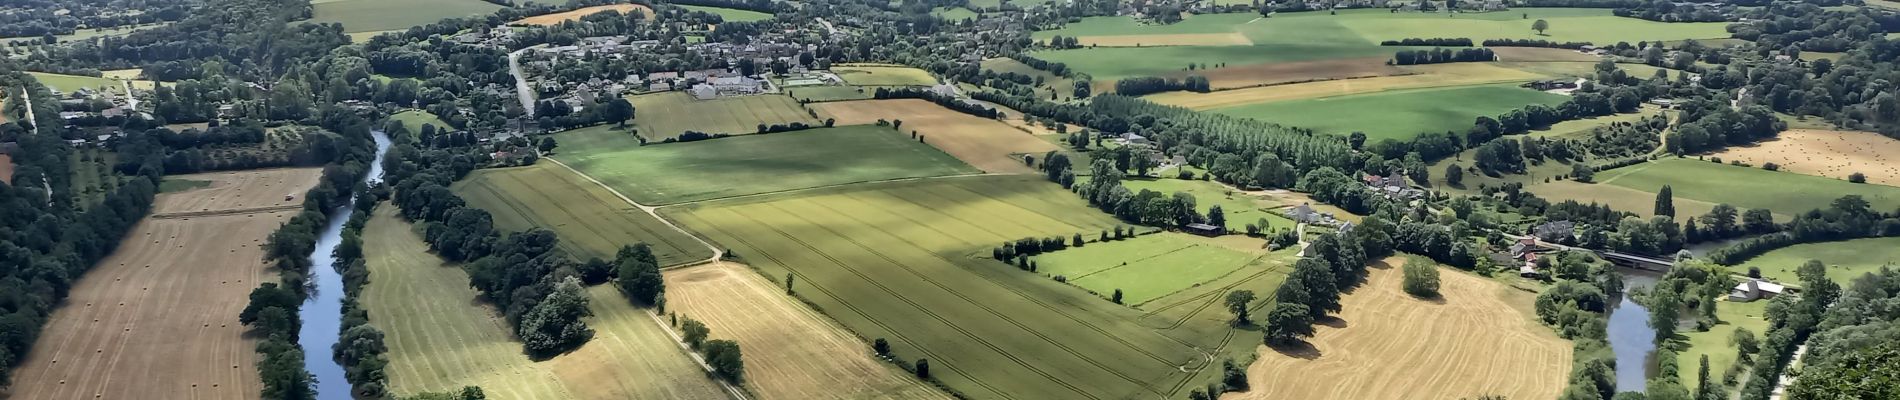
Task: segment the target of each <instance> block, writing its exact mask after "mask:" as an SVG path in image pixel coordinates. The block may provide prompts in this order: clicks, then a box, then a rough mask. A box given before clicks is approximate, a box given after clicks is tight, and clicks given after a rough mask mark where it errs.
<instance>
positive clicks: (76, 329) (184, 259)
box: [10, 169, 319, 399]
mask: <svg viewBox="0 0 1900 400" xmlns="http://www.w3.org/2000/svg"><path fill="white" fill-rule="evenodd" d="M318 173H319V171H318V170H316V169H295V170H272V171H263V172H257V171H249V172H234V173H221V174H198V175H181V176H178V178H185V179H192V180H206V181H215V182H218V183H219V184H220V185H222V186H213V187H209V188H204V189H198V190H190V191H182V192H176V193H165V194H160V195H159V196H158V204H159V205H160V206H161V207H164V208H155V209H154V211H153V215H152V216H150V217H147V218H146V219H145V220H144V221H143V222H140V223H139V224H138V225H137V226H136V227H134V228H133V229H132V231H131V232H130V233H127V234H126V236H125V240H124V242H123V243H122V244H120V245H119V247H118V249H117V250H116V251H114V252H113V253H112V255H111V256H108V257H106V259H105V260H103V261H100V262H99V264H98V265H97V266H95V267H94V268H93V269H92V271H91V272H88V273H87V274H86V276H85V277H83V278H81V279H80V280H79V282H78V283H76V284H75V285H73V288H72V292H71V294H70V295H68V297H67V299H66V301H65V304H64V305H62V306H60V307H59V308H58V310H56V311H55V312H54V313H53V315H52V318H51V319H50V320H49V321H48V322H47V325H46V330H45V331H44V332H43V333H42V334H41V335H40V336H39V340H38V342H37V343H36V344H35V345H34V346H33V350H32V352H31V354H28V355H26V358H25V359H24V362H23V363H22V364H21V365H20V368H19V369H18V370H16V371H15V372H14V376H13V379H14V385H13V387H12V391H11V393H10V394H11V396H12V398H17V399H80V398H87V399H90V398H105V399H134V398H137V399H253V398H256V397H257V394H258V391H259V390H260V388H261V382H260V381H259V378H258V375H257V370H256V368H257V353H256V347H257V338H255V337H252V336H249V335H247V334H246V332H247V331H248V330H249V329H247V328H246V327H244V326H243V325H240V324H238V322H237V318H236V315H237V314H238V312H239V311H242V310H243V309H244V306H245V304H247V303H248V302H249V298H248V297H247V296H248V295H249V294H250V292H251V289H253V288H256V287H257V286H258V285H259V284H260V283H262V282H266V281H272V282H274V281H276V273H275V272H272V271H270V269H269V268H268V267H266V266H265V265H264V261H263V260H264V251H263V250H262V248H261V246H263V243H264V241H265V240H266V238H268V237H269V236H270V234H271V232H273V231H276V230H277V227H278V226H279V225H281V224H283V223H284V221H288V220H289V219H290V217H291V216H294V215H296V214H297V212H298V211H299V210H297V209H290V210H281V211H260V212H241V210H239V211H233V210H232V208H233V207H238V206H240V205H242V204H246V203H248V201H245V200H234V198H236V199H249V198H250V197H252V196H248V195H245V194H238V193H237V190H236V189H232V188H230V186H237V185H252V186H255V185H258V184H259V182H267V181H268V182H275V183H276V184H277V185H279V186H280V187H281V188H282V189H283V190H281V191H280V190H250V191H248V192H249V193H262V192H268V193H277V194H276V196H277V197H278V198H280V199H281V198H282V196H283V195H282V194H281V193H279V192H284V191H294V192H295V193H302V192H303V191H304V190H308V189H309V188H310V187H311V186H313V185H314V184H315V182H316V180H317V175H318ZM233 175H239V176H243V177H234V176H233ZM248 175H263V176H248ZM292 183H300V184H302V186H299V187H295V188H292V187H290V186H289V185H290V184H292ZM213 197H221V199H213ZM179 204H192V205H204V206H206V207H209V208H210V210H211V211H217V212H219V215H210V216H193V217H181V216H178V215H177V214H171V215H167V214H166V212H165V211H161V210H163V209H176V205H179ZM194 209H196V208H194Z"/></svg>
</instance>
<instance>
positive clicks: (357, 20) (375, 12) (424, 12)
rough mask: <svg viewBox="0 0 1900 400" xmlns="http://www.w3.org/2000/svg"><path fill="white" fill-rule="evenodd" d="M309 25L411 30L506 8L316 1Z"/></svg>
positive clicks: (387, 0)
mask: <svg viewBox="0 0 1900 400" xmlns="http://www.w3.org/2000/svg"><path fill="white" fill-rule="evenodd" d="M311 7H314V8H315V9H316V18H311V19H310V20H308V22H309V23H339V24H343V32H345V33H354V32H377V31H388V30H399V29H409V28H410V27H414V26H418V25H426V24H430V23H434V22H436V21H440V20H442V19H443V18H460V17H467V16H471V15H486V14H489V13H493V12H495V10H500V9H501V8H502V7H501V6H498V5H495V4H493V3H489V2H486V1H482V0H337V1H323V2H316V3H314V4H312V5H311Z"/></svg>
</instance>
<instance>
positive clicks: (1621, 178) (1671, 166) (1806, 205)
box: [1596, 158, 1900, 215]
mask: <svg viewBox="0 0 1900 400" xmlns="http://www.w3.org/2000/svg"><path fill="white" fill-rule="evenodd" d="M1596 179H1597V181H1598V182H1602V183H1601V184H1609V185H1616V186H1622V187H1625V188H1630V189H1634V190H1641V191H1648V192H1652V193H1653V192H1654V191H1656V190H1659V189H1661V188H1662V186H1663V185H1670V187H1671V189H1672V190H1673V192H1674V193H1675V196H1676V199H1677V201H1678V202H1680V201H1681V200H1682V199H1694V200H1701V201H1704V202H1709V203H1728V204H1730V205H1733V206H1735V207H1739V208H1766V209H1770V210H1774V211H1775V213H1777V214H1784V215H1794V214H1799V213H1803V212H1807V211H1808V210H1812V209H1816V208H1822V207H1827V205H1828V203H1830V202H1833V201H1834V199H1836V198H1840V197H1841V196H1844V195H1850V194H1855V195H1860V196H1861V197H1862V198H1865V199H1866V200H1867V202H1868V203H1870V204H1872V205H1873V209H1875V210H1892V209H1894V208H1895V207H1900V188H1896V187H1892V186H1883V185H1870V184H1857V183H1848V182H1847V181H1846V180H1845V179H1840V178H1821V177H1814V176H1808V175H1802V174H1797V173H1793V172H1775V171H1769V170H1764V169H1761V168H1759V167H1741V166H1733V165H1728V164H1716V163H1712V162H1708V161H1701V160H1696V159H1693V158H1666V159H1661V160H1656V161H1651V162H1647V163H1642V164H1637V165H1632V166H1628V167H1623V168H1617V169H1613V170H1609V171H1603V172H1598V173H1597V175H1596ZM1645 208H1648V207H1645ZM1618 209H1619V210H1620V209H1621V208H1618ZM1681 211H1682V208H1681V207H1680V206H1678V207H1677V212H1678V213H1680V212H1681ZM1678 215H1680V214H1678ZM1698 215H1699V214H1698Z"/></svg>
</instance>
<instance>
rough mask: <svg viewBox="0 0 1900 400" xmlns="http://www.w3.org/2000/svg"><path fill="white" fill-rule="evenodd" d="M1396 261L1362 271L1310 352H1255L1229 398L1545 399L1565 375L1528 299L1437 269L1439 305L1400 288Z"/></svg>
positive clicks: (1561, 351) (1553, 341)
mask: <svg viewBox="0 0 1900 400" xmlns="http://www.w3.org/2000/svg"><path fill="white" fill-rule="evenodd" d="M1403 262H1405V261H1404V259H1403V258H1388V259H1386V261H1385V262H1384V263H1382V264H1375V265H1373V267H1372V268H1370V270H1369V271H1368V276H1367V279H1366V283H1365V284H1364V285H1362V286H1360V287H1359V288H1358V289H1356V290H1354V291H1352V292H1351V293H1349V294H1347V295H1346V296H1345V297H1344V298H1342V299H1341V303H1342V311H1340V312H1339V314H1338V315H1337V316H1336V317H1337V319H1338V321H1339V322H1336V323H1325V324H1320V325H1317V326H1315V327H1314V328H1315V329H1316V330H1317V331H1318V332H1317V333H1316V334H1315V335H1314V336H1313V337H1312V338H1311V339H1309V340H1308V342H1309V343H1310V344H1311V346H1310V347H1304V348H1298V349H1290V350H1286V349H1275V348H1269V347H1264V346H1262V347H1260V348H1259V349H1260V350H1259V351H1260V359H1259V360H1258V361H1255V362H1254V364H1253V366H1251V367H1249V368H1248V369H1247V380H1248V382H1249V383H1250V386H1252V390H1249V391H1247V392H1245V393H1239V394H1231V395H1228V396H1223V397H1222V398H1225V399H1229V400H1233V399H1456V398H1475V397H1477V396H1479V395H1487V394H1488V395H1498V396H1504V397H1508V398H1513V399H1550V398H1556V397H1557V394H1558V392H1560V391H1562V390H1563V388H1564V384H1565V379H1566V378H1567V377H1568V376H1569V370H1570V352H1571V351H1570V342H1569V341H1566V340H1564V339H1562V338H1559V337H1557V334H1556V333H1555V332H1552V331H1551V330H1550V328H1546V327H1544V326H1542V325H1541V324H1539V323H1538V322H1537V321H1536V320H1535V316H1533V315H1532V314H1531V312H1530V308H1531V302H1532V297H1533V296H1532V294H1530V293H1525V292H1520V291H1517V290H1516V289H1512V288H1510V287H1508V286H1505V285H1503V284H1500V283H1498V282H1496V281H1491V280H1487V279H1484V278H1481V277H1477V276H1473V275H1469V274H1466V273H1463V272H1459V271H1456V270H1452V269H1450V268H1446V267H1442V266H1441V267H1439V268H1440V270H1441V271H1442V272H1440V275H1439V276H1440V277H1441V279H1442V283H1441V284H1440V287H1439V291H1440V293H1441V295H1442V296H1441V298H1440V299H1434V300H1426V299H1419V298H1416V297H1412V296H1411V295H1409V294H1406V293H1405V292H1404V291H1402V290H1400V289H1399V280H1400V275H1402V274H1401V273H1400V272H1399V265H1400V263H1403Z"/></svg>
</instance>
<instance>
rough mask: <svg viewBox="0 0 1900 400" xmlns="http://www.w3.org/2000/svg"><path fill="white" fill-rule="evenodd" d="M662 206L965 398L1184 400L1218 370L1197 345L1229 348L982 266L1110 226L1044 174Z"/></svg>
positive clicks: (1221, 341)
mask: <svg viewBox="0 0 1900 400" xmlns="http://www.w3.org/2000/svg"><path fill="white" fill-rule="evenodd" d="M663 211H664V212H667V213H668V216H669V217H672V218H674V219H676V220H679V221H681V222H683V223H684V224H685V225H686V226H688V227H690V228H692V229H694V230H696V231H698V232H700V233H701V234H704V235H706V236H708V237H710V238H712V239H713V240H714V241H715V242H718V243H720V244H721V245H723V246H727V247H730V248H732V249H733V250H734V251H735V253H736V254H737V255H738V256H739V257H741V258H742V259H744V260H745V261H746V262H748V263H750V264H752V265H754V266H755V267H757V268H758V269H759V272H760V274H762V275H764V276H768V277H778V276H785V275H786V274H788V273H789V274H791V275H793V276H795V277H796V281H797V284H796V290H797V291H798V295H799V296H800V297H802V298H804V299H805V300H807V301H810V302H811V303H813V304H814V305H815V306H816V307H817V308H818V309H821V310H825V311H826V312H827V313H828V314H829V315H830V316H831V317H832V318H833V319H835V320H837V321H838V322H840V323H842V324H843V325H844V326H845V327H847V328H849V329H851V330H852V331H854V332H856V333H858V334H859V335H860V336H862V337H866V338H885V339H887V340H889V341H890V342H891V346H892V348H893V349H894V354H896V355H897V356H898V357H900V358H903V359H905V360H916V359H920V358H925V359H929V360H930V364H931V367H932V368H931V371H932V375H934V376H935V377H937V378H938V379H939V380H941V381H942V382H944V383H945V384H947V385H949V386H950V387H951V388H953V389H955V390H957V391H959V392H961V393H963V394H964V395H966V396H968V397H971V398H979V399H991V398H1034V399H1045V398H1083V397H1088V398H1128V397H1168V398H1172V397H1177V396H1178V395H1181V394H1182V393H1183V392H1185V391H1186V390H1187V389H1186V388H1185V387H1186V386H1190V385H1199V384H1201V383H1203V382H1204V380H1195V379H1193V378H1208V377H1209V376H1211V375H1209V374H1207V373H1204V372H1207V371H1206V369H1204V368H1206V367H1208V366H1209V361H1208V356H1207V355H1205V354H1203V353H1202V352H1201V351H1200V350H1196V347H1197V346H1198V347H1199V348H1202V349H1207V348H1225V346H1226V345H1227V344H1228V343H1229V342H1230V341H1229V340H1228V339H1233V334H1232V332H1234V331H1233V330H1228V329H1224V325H1220V324H1215V325H1216V326H1218V328H1213V329H1209V331H1207V333H1206V334H1202V335H1197V336H1188V337H1181V338H1176V337H1170V336H1169V334H1170V333H1178V332H1176V331H1173V330H1172V328H1171V327H1167V326H1161V327H1148V326H1143V325H1141V324H1140V323H1138V322H1137V319H1138V318H1139V317H1140V314H1139V313H1138V311H1137V310H1133V309H1129V308H1126V307H1122V306H1119V305H1115V304H1112V303H1109V302H1108V301H1107V300H1104V299H1102V298H1100V297H1097V296H1095V295H1092V294H1089V293H1087V292H1084V291H1082V290H1079V289H1076V288H1074V287H1070V286H1068V285H1065V284H1062V283H1058V282H1055V281H1054V280H1051V279H1048V278H1046V277H1043V276H1041V275H1038V274H1030V273H1027V272H1023V271H1019V270H1017V269H1015V268H1013V267H1009V266H1005V265H1002V264H1000V263H997V262H995V261H992V260H988V259H987V257H985V256H986V255H987V254H988V253H989V249H990V247H991V246H995V245H997V244H998V243H1002V242H1004V241H1008V240H1015V239H1017V238H1022V237H1032V236H1033V237H1047V236H1055V235H1062V236H1067V235H1072V234H1075V233H1096V232H1100V231H1102V230H1104V229H1108V228H1109V227H1112V226H1116V225H1117V222H1116V221H1115V220H1114V219H1112V218H1111V217H1110V216H1108V215H1106V214H1102V213H1099V212H1097V211H1095V210H1093V209H1090V208H1088V207H1087V206H1086V205H1084V204H1083V203H1082V201H1081V200H1080V199H1079V198H1076V197H1075V196H1074V195H1072V194H1069V193H1067V192H1065V191H1063V190H1062V189H1061V187H1060V186H1056V185H1053V184H1050V183H1048V182H1046V181H1044V180H1043V179H1042V178H1040V177H1034V176H985V177H965V178H950V179H936V180H927V181H908V182H889V183H879V184H867V185H852V186H848V187H839V188H830V189H825V190H820V191H811V192H802V193H798V194H796V195H775V196H764V197H755V198H747V199H736V200H729V201H720V202H707V203H696V204H692V205H687V206H682V207H676V208H667V209H663ZM1190 322H1193V321H1190ZM1184 323H1185V322H1184ZM1194 326H1195V327H1199V328H1209V327H1208V326H1207V324H1205V323H1201V322H1194ZM1181 331H1189V330H1181ZM1243 336H1244V335H1243ZM1235 340H1245V341H1250V342H1257V337H1256V338H1254V339H1244V338H1243V339H1235ZM1212 369H1213V370H1216V371H1217V370H1218V369H1219V368H1218V366H1215V367H1214V368H1212ZM1184 371H1185V372H1184ZM1214 374H1215V375H1217V373H1214Z"/></svg>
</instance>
